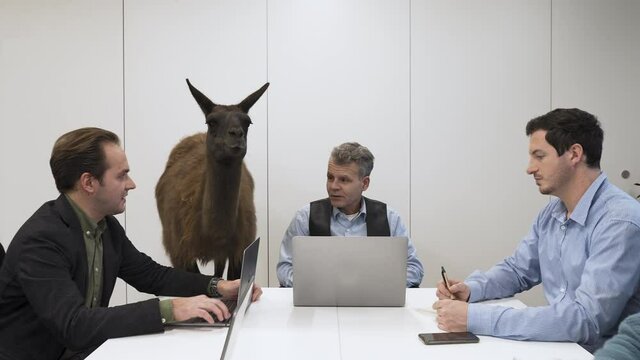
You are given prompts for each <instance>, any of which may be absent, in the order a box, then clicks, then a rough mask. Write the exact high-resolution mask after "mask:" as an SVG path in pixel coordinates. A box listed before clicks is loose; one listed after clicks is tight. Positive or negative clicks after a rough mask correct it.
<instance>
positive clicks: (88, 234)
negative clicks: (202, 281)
mask: <svg viewBox="0 0 640 360" xmlns="http://www.w3.org/2000/svg"><path fill="white" fill-rule="evenodd" d="M65 196H66V198H67V200H69V204H71V207H72V208H73V210H74V211H75V213H76V215H77V216H78V220H80V227H81V228H82V235H83V236H84V245H85V247H86V249H87V264H88V267H89V268H88V270H89V271H88V272H87V274H88V276H87V292H86V294H85V302H84V304H85V306H86V307H88V308H93V307H97V306H100V302H101V301H102V255H103V251H102V234H104V232H105V231H106V230H107V222H106V220H105V219H102V220H100V221H99V222H98V223H96V222H94V221H93V220H91V218H89V216H88V215H87V214H86V213H85V212H84V211H83V210H82V209H81V208H80V207H79V206H78V205H77V204H76V203H74V202H73V200H71V198H70V197H69V196H68V195H66V194H65ZM160 315H161V316H162V322H163V323H170V322H173V321H175V320H174V317H173V304H172V303H171V299H165V300H161V301H160Z"/></svg>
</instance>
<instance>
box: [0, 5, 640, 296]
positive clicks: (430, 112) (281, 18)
mask: <svg viewBox="0 0 640 360" xmlns="http://www.w3.org/2000/svg"><path fill="white" fill-rule="evenodd" d="M638 18H640V2H637V1H633V0H627V1H623V0H616V1H608V2H600V1H597V0H590V1H584V0H575V1H567V0H565V1H561V0H554V1H551V0H543V1H540V0H528V1H525V0H518V1H513V0H491V1H483V2H477V1H474V0H460V1H447V0H439V1H438V0H413V1H410V0H360V1H358V0H328V1H322V2H319V1H313V0H304V1H302V0H298V1H293V0H272V1H267V0H242V1H231V0H219V1H210V0H191V1H174V0H160V1H159V0H154V1H152V0H136V1H127V0H124V1H123V0H53V1H44V0H33V1H28V2H26V1H21V0H1V1H0V146H1V148H0V150H1V151H0V154H1V155H0V156H1V158H0V164H1V168H2V173H1V176H0V192H1V196H2V199H3V201H2V202H1V203H0V219H1V220H0V221H1V222H0V242H1V243H2V244H3V245H4V246H5V247H7V246H8V245H9V243H10V241H11V238H12V237H13V235H14V233H15V232H16V231H17V229H18V227H19V226H20V225H21V224H22V223H23V222H24V221H25V220H26V218H27V217H28V216H29V215H30V214H31V213H33V211H35V209H36V208H37V207H38V206H39V205H40V204H41V203H42V202H44V201H45V200H48V199H52V198H54V197H55V196H56V195H57V194H56V190H55V187H54V185H53V180H52V178H51V175H50V172H49V168H48V159H49V155H50V151H51V147H52V145H53V142H54V140H55V139H56V138H57V137H58V136H59V135H61V134H62V133H63V132H66V131H68V130H70V129H73V128H77V127H82V126H100V127H104V128H108V129H110V130H113V131H115V132H116V133H118V134H119V135H120V136H121V137H122V138H123V140H124V145H125V148H126V151H127V154H128V157H129V163H130V165H131V169H132V172H131V175H132V177H133V179H134V180H135V181H136V183H137V185H138V188H137V189H135V190H134V191H132V192H131V193H130V194H129V199H128V203H127V212H126V213H125V214H123V215H121V216H120V217H119V218H120V220H121V221H122V222H123V224H124V225H125V226H126V229H127V233H128V235H129V237H130V238H131V239H132V241H133V242H134V243H135V244H136V246H138V248H139V249H141V250H142V251H144V252H145V253H147V254H149V255H151V256H152V257H153V258H154V259H156V260H157V261H159V262H161V263H164V264H169V262H168V258H167V257H166V255H165V253H164V249H163V247H162V243H161V238H160V234H161V229H160V222H159V219H158V215H157V211H156V208H155V199H154V188H155V184H156V182H157V180H158V178H159V176H160V174H161V173H162V171H163V168H164V165H165V162H166V159H167V156H168V154H169V151H170V150H171V148H172V147H173V146H174V145H175V144H176V143H177V142H178V141H179V140H180V139H181V138H182V137H185V136H187V135H190V134H192V133H195V132H198V131H204V130H205V126H204V117H203V115H202V113H201V111H200V109H199V108H198V106H197V105H196V103H195V101H194V100H193V99H192V98H191V95H190V94H189V92H188V89H187V86H186V84H185V81H184V79H185V78H190V80H191V81H192V82H193V84H194V85H195V86H196V87H198V88H199V89H200V90H201V91H202V92H203V93H205V94H206V95H208V96H209V97H210V98H211V99H212V100H213V101H214V102H218V103H222V104H232V103H237V102H239V101H240V100H242V99H243V98H244V97H245V96H246V95H248V94H249V93H251V92H253V91H254V90H256V89H257V88H259V87H260V86H261V85H262V84H264V83H265V82H267V81H269V82H271V87H270V88H269V90H268V91H267V93H266V94H265V96H263V98H262V99H261V100H260V101H259V102H258V103H256V105H255V106H254V107H253V109H252V110H251V112H250V115H251V117H252V119H253V123H254V124H253V125H252V126H251V128H250V132H249V151H248V154H247V157H246V161H247V164H248V166H249V169H250V170H251V172H252V174H253V177H254V179H255V182H256V193H255V202H256V208H257V213H258V214H257V216H258V234H259V236H261V237H262V240H263V242H262V248H261V252H260V258H259V262H260V264H259V269H258V281H259V282H260V283H262V284H263V285H269V286H277V280H276V277H275V264H276V263H277V260H278V250H279V245H280V240H281V237H282V234H283V232H284V230H285V228H286V227H287V225H288V224H289V221H290V220H291V217H292V216H293V214H294V212H295V211H296V210H297V209H298V208H299V207H301V206H302V205H304V204H305V203H307V202H308V201H310V200H314V199H317V198H320V197H323V196H324V195H325V190H324V178H325V173H326V162H327V158H328V155H329V152H330V151H331V148H332V147H333V146H335V145H337V144H339V143H342V142H344V141H352V140H353V141H358V142H361V143H362V144H364V145H366V146H368V147H369V148H370V149H371V150H372V152H373V153H374V155H375V156H376V165H375V168H374V171H373V173H372V183H371V187H370V188H369V190H368V191H367V193H366V194H367V195H368V196H371V197H373V198H376V199H379V200H382V201H385V202H387V203H388V204H389V205H390V206H392V207H393V208H395V209H396V210H398V211H399V212H400V214H401V215H402V216H403V219H404V221H405V223H406V224H407V225H408V226H409V228H410V231H411V235H412V239H413V242H414V244H415V246H416V248H417V251H418V255H419V257H420V258H421V260H422V261H423V263H424V265H425V270H426V276H425V280H424V281H423V286H433V284H434V283H435V282H436V280H437V278H438V273H437V269H438V268H439V266H440V265H445V266H446V267H447V269H448V271H449V273H450V275H451V276H452V277H457V278H460V277H464V276H466V275H467V274H468V273H470V272H471V271H472V270H474V269H476V268H480V269H485V268H487V267H489V266H491V265H492V264H493V263H495V262H497V261H499V260H500V259H502V258H503V257H504V256H507V255H509V254H510V253H511V251H512V250H513V249H514V248H515V246H516V244H517V243H518V241H519V239H520V237H521V236H522V235H524V234H525V233H526V232H527V230H528V228H529V226H530V222H531V220H532V218H533V216H535V214H536V213H537V211H538V210H539V208H540V207H541V206H542V205H544V203H545V202H546V201H548V198H546V197H544V196H541V195H539V194H538V192H537V189H536V187H535V185H534V182H533V181H532V180H531V179H530V178H529V177H528V176H527V175H526V174H525V168H526V164H527V161H528V158H527V138H526V136H525V135H524V126H525V124H526V122H527V121H528V120H529V119H530V118H533V117H535V116H538V115H541V114H543V113H545V112H547V111H549V110H551V109H552V108H555V107H581V108H583V109H585V110H587V111H590V112H593V113H594V114H596V115H597V116H599V118H600V119H601V120H602V122H603V125H604V129H605V149H604V151H605V153H604V159H603V167H604V170H605V171H607V173H608V174H609V177H610V179H611V180H612V181H613V182H614V183H616V184H618V185H620V186H621V187H623V188H624V189H625V190H627V191H629V192H637V191H638V190H637V189H635V188H634V187H633V186H632V184H633V182H638V181H640V166H639V164H638V161H637V155H636V154H637V149H638V146H637V145H636V143H637V142H634V141H633V140H634V135H636V136H637V134H638V133H639V130H640V122H639V121H638V119H637V115H636V112H634V111H633V110H634V108H635V107H634V105H635V102H637V99H638V98H640V70H639V68H638V67H637V64H638V63H640V48H639V47H640V45H639V44H640V24H639V23H638V22H637V21H636V20H635V19H638ZM622 170H629V171H630V173H631V177H630V178H629V179H626V180H624V179H622V178H621V177H620V173H621V172H622ZM205 271H209V272H210V271H211V269H210V268H208V269H205ZM146 296H147V295H143V294H139V293H137V292H136V291H135V290H133V289H130V288H129V289H126V288H125V285H124V284H122V283H119V284H118V289H117V291H116V293H115V295H114V298H113V299H112V304H118V303H124V302H126V301H129V302H131V301H136V300H138V299H142V298H145V297H146ZM525 301H526V302H528V303H529V304H538V303H543V300H542V298H541V297H540V294H539V292H538V293H534V295H532V296H528V297H526V299H525Z"/></svg>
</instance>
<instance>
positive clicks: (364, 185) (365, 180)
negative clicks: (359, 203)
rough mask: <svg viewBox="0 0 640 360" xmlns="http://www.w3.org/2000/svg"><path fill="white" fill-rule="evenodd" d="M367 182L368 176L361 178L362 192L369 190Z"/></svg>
mask: <svg viewBox="0 0 640 360" xmlns="http://www.w3.org/2000/svg"><path fill="white" fill-rule="evenodd" d="M369 181H370V179H369V177H368V176H365V177H363V178H362V191H365V190H367V189H368V188H369Z"/></svg>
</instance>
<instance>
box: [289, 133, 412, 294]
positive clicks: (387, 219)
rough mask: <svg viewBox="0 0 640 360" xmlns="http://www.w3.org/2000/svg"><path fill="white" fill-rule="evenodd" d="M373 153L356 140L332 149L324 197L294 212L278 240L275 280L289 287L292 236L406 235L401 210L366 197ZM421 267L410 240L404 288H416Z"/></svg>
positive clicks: (291, 278)
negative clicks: (278, 257) (326, 196)
mask: <svg viewBox="0 0 640 360" xmlns="http://www.w3.org/2000/svg"><path fill="white" fill-rule="evenodd" d="M373 161H374V157H373V154H371V152H370V151H369V149H367V148H366V147H364V146H362V145H360V144H358V143H344V144H342V145H339V146H337V147H335V148H334V149H333V151H332V152H331V157H330V158H329V166H328V170H327V193H328V194H329V197H328V198H327V199H322V200H317V201H314V202H312V203H311V204H307V205H306V206H304V207H303V208H302V209H300V210H298V212H296V215H295V216H294V218H293V220H291V224H290V225H289V228H288V229H287V231H286V232H285V234H284V238H283V239H282V244H281V245H280V260H279V261H278V266H277V274H278V280H279V281H280V285H281V286H283V287H291V286H293V274H292V272H293V271H292V254H291V252H292V250H291V240H292V239H293V237H294V236H307V235H327V236H328V235H331V236H367V235H369V236H374V235H376V236H407V237H408V233H407V229H406V228H405V226H404V224H403V223H402V219H400V215H398V213H397V212H395V211H394V210H393V209H391V208H389V207H387V206H386V204H384V203H382V202H379V201H376V200H372V199H368V198H365V197H364V196H362V192H363V191H365V190H367V188H368V187H369V182H370V178H369V175H370V174H371V171H372V170H373ZM423 274H424V270H423V268H422V264H421V263H420V260H418V258H417V256H416V250H415V248H414V247H413V244H412V243H411V240H409V247H408V254H407V287H418V286H420V282H422V276H423Z"/></svg>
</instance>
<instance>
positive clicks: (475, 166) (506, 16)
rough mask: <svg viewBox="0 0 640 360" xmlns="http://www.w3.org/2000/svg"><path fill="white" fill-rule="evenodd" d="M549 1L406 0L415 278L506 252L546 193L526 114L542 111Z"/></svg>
mask: <svg viewBox="0 0 640 360" xmlns="http://www.w3.org/2000/svg"><path fill="white" fill-rule="evenodd" d="M549 9H550V3H549V1H538V0H532V1H510V0H504V1H491V2H484V1H483V2H478V1H472V0H469V1H446V0H441V1H413V2H412V3H411V14H412V17H411V23H412V27H411V45H412V51H411V54H412V58H411V74H412V77H411V81H412V83H411V91H412V92H411V106H412V112H411V124H412V126H411V230H412V236H413V240H414V241H415V242H416V243H417V246H418V253H419V255H420V258H421V259H422V260H423V262H424V263H425V271H426V277H425V280H424V281H423V283H422V285H423V286H425V287H429V286H434V285H435V283H436V281H437V280H438V279H439V276H440V275H439V269H440V266H441V265H444V266H445V267H446V268H447V270H448V272H449V276H451V277H453V278H458V279H462V278H464V277H466V276H467V275H468V274H469V273H470V272H471V271H473V270H474V269H482V270H485V269H487V268H489V267H490V266H492V265H493V264H495V263H496V262H498V261H499V260H501V259H503V258H504V257H505V256H508V255H510V254H511V253H512V252H513V250H514V249H515V247H516V245H517V244H518V242H519V241H520V239H521V238H522V236H524V235H525V234H526V233H527V231H528V230H529V227H530V224H531V222H532V220H533V217H534V216H535V214H536V213H537V211H539V208H540V207H541V206H542V205H543V204H544V203H545V202H546V201H547V198H546V197H544V196H541V195H539V194H538V190H537V188H536V186H535V184H534V182H533V181H532V179H531V178H530V177H528V176H527V175H526V174H525V168H526V165H527V161H528V154H527V153H528V148H527V146H528V138H527V137H526V136H525V133H524V128H525V124H526V122H527V121H528V120H529V119H531V118H533V117H535V116H537V115H540V114H543V113H545V112H547V111H548V110H549V97H550V94H549V87H550V85H549V81H550V80H549V71H550V69H549V66H550V65H549V56H550V53H549V49H550V44H549V37H550V34H549V31H550V29H549V24H550V11H549Z"/></svg>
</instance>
